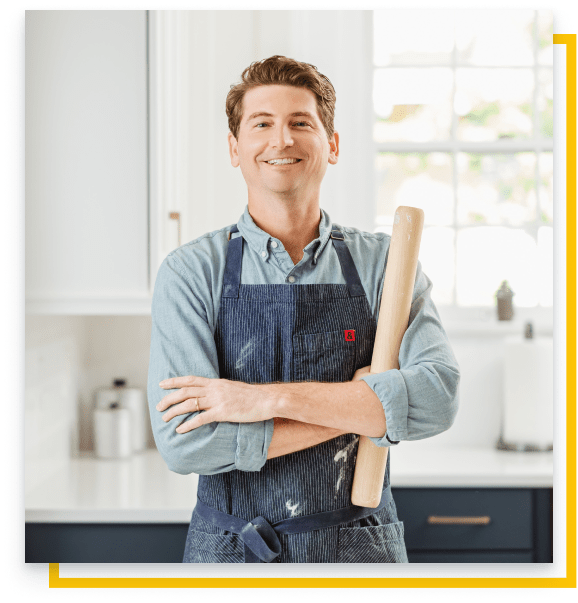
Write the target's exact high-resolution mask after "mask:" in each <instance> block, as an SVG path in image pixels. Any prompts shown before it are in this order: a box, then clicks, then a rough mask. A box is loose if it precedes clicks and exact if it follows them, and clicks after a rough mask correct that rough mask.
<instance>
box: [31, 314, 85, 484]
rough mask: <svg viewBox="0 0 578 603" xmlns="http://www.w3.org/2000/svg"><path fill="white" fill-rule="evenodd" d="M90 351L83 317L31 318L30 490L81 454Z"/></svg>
mask: <svg viewBox="0 0 578 603" xmlns="http://www.w3.org/2000/svg"><path fill="white" fill-rule="evenodd" d="M84 347H85V336H84V321H83V319H82V317H76V316H73V317H69V316H48V317H44V316H26V318H25V385H24V387H25V399H24V400H25V401H24V426H25V427H24V459H25V463H24V464H25V491H26V492H29V491H30V490H31V489H33V488H36V487H37V486H38V485H39V484H40V483H41V482H43V481H45V480H47V479H50V477H51V476H52V475H54V474H55V473H57V472H59V471H61V469H62V465H63V464H66V463H68V462H69V460H70V457H71V455H73V454H74V453H75V451H76V450H77V449H78V429H77V423H78V421H77V416H78V400H79V394H80V387H81V381H82V358H83V349H84Z"/></svg>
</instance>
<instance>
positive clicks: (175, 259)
mask: <svg viewBox="0 0 578 603" xmlns="http://www.w3.org/2000/svg"><path fill="white" fill-rule="evenodd" d="M331 225H332V223H331V220H330V218H329V216H328V215H327V213H326V212H324V211H323V210H321V222H320V224H319V238H317V239H315V240H314V241H312V242H311V243H309V245H307V247H305V249H304V254H303V258H302V259H301V261H300V262H299V263H298V264H296V265H294V264H293V261H292V260H291V257H290V256H289V254H288V253H287V251H286V250H285V248H284V247H283V244H282V243H281V241H280V240H279V239H275V238H274V237H271V236H270V235H268V234H267V233H266V232H264V231H263V230H261V229H260V228H259V227H258V226H257V225H256V224H255V222H254V221H253V219H252V218H251V216H250V214H249V211H248V209H247V208H246V209H245V212H244V213H243V215H242V216H241V219H240V220H239V222H238V223H237V227H238V228H239V232H240V233H241V235H242V236H243V239H244V242H243V263H242V273H241V283H242V284H245V285H257V284H287V285H290V284H292V283H294V284H328V283H336V284H345V279H344V278H343V274H342V272H341V265H340V263H339V260H338V257H337V253H336V251H335V249H334V247H333V245H332V244H331V242H330V238H329V235H330V232H331ZM334 226H338V225H334ZM230 228H231V227H230V226H227V227H226V228H223V229H221V230H217V231H214V232H211V233H208V234H206V235H203V236H202V237H199V238H198V239H195V240H194V241H191V242H190V243H187V244H185V245H182V246H181V247H179V248H178V249H175V250H174V251H172V252H171V253H169V255H168V256H167V257H166V258H165V259H164V261H163V263H162V264H161V266H160V268H159V271H158V274H157V278H156V282H155V288H154V294H153V301H152V334H151V349H150V364H149V375H148V402H149V410H150V416H151V423H152V429H153V434H154V438H155V442H156V445H157V448H158V450H159V452H160V453H161V455H162V456H163V458H164V460H165V462H166V463H167V465H168V467H169V468H170V469H171V470H172V471H175V472H177V473H182V474H189V473H198V474H204V475H209V474H214V473H221V472H224V471H232V470H233V469H238V470H241V471H259V470H260V469H261V467H262V466H263V465H264V464H265V462H266V460H267V450H268V448H269V444H270V443H271V438H272V437H273V419H269V420H268V421H259V422H255V423H229V422H214V423H210V424H208V425H203V426H201V427H198V428H197V429H193V430H192V431H190V432H188V433H185V434H179V433H177V432H176V431H175V429H176V427H177V426H178V425H180V424H181V423H182V422H183V420H185V419H188V418H191V417H192V416H194V415H195V414H197V413H196V412H195V413H191V414H190V415H188V416H185V415H180V416H177V417H174V418H173V419H171V420H170V421H168V422H167V423H165V422H164V421H163V420H162V415H163V414H164V412H159V411H158V410H156V408H155V407H156V405H157V404H158V403H159V402H160V401H161V399H162V398H164V397H165V396H166V395H167V394H168V393H169V390H163V389H162V388H160V387H159V382H160V381H162V380H163V379H168V378H169V377H183V376H187V375H195V376H202V377H210V378H218V377H219V362H218V358H217V350H216V346H215V341H214V334H215V327H216V323H217V315H218V311H219V304H220V300H221V287H222V282H223V273H224V270H225V259H226V253H227V244H228V233H229V230H230ZM338 228H339V229H340V230H341V231H342V232H343V233H344V236H345V242H346V243H347V246H348V248H349V250H350V252H351V255H352V257H353V261H354V262H355V266H356V268H357V271H358V273H359V277H360V279H361V283H362V284H363V287H364V289H365V293H366V296H367V299H368V301H369V305H370V307H371V310H372V312H373V315H374V316H375V318H376V319H377V318H378V314H379V304H380V301H381V292H382V288H383V281H384V278H383V277H384V270H385V259H386V253H387V250H388V247H389V242H390V239H391V237H390V236H389V235H388V234H385V233H367V232H362V231H360V230H357V229H355V228H347V227H341V226H338ZM431 289H432V283H431V281H430V280H429V279H428V277H427V276H426V275H425V274H424V273H423V271H422V269H421V265H420V263H419V262H418V268H417V274H416V281H415V287H414V293H413V298H412V306H411V312H410V320H409V326H408V329H407V331H406V333H405V335H404V337H403V340H402V343H401V348H400V352H399V366H400V368H399V370H390V371H386V372H384V373H379V374H374V375H368V376H366V377H364V378H363V380H364V381H365V382H366V383H367V384H368V385H369V387H371V389H372V390H373V391H374V392H375V393H376V394H377V396H378V397H379V399H380V401H381V403H382V406H383V410H384V413H385V420H386V424H387V432H386V433H385V435H384V436H383V437H382V438H377V437H375V438H371V440H372V441H373V442H375V444H377V445H378V446H390V445H391V444H392V443H398V442H399V441H402V440H408V441H411V440H421V439H423V438H429V437H432V436H435V435H437V434H439V433H441V432H443V431H445V430H447V429H449V427H451V425H452V423H453V421H454V419H455V416H456V414H457V410H458V383H459V367H458V364H457V362H456V359H455V356H454V354H453V352H452V350H451V348H450V345H449V341H448V338H447V335H446V333H445V331H444V329H443V327H442V324H441V321H440V318H439V315H438V312H437V310H436V308H435V306H434V303H433V301H432V300H431ZM165 412H166V411H165Z"/></svg>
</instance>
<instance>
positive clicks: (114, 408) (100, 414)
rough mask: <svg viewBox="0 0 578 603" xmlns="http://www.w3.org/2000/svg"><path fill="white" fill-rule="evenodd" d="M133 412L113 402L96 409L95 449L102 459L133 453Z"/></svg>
mask: <svg viewBox="0 0 578 603" xmlns="http://www.w3.org/2000/svg"><path fill="white" fill-rule="evenodd" d="M131 435H132V433H131V412H130V410H128V409H127V408H120V407H119V406H118V405H117V404H116V403H112V404H111V405H110V407H109V408H96V409H95V410H94V450H95V453H96V456H97V457H98V458H101V459H121V458H126V457H129V456H130V455H131V453H132V437H131Z"/></svg>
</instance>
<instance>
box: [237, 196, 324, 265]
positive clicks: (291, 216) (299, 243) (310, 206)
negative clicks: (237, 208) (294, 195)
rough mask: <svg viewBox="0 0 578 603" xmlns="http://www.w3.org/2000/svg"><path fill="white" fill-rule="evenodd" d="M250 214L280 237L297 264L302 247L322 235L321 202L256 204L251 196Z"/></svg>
mask: <svg viewBox="0 0 578 603" xmlns="http://www.w3.org/2000/svg"><path fill="white" fill-rule="evenodd" d="M249 214H250V215H251V218H253V221H254V222H255V224H256V225H257V226H258V227H259V228H260V229H261V230H263V231H265V232H266V233H267V234H269V235H271V236H272V237H275V238H276V239H279V240H280V241H281V243H283V247H285V249H286V250H287V252H288V253H289V255H290V256H291V259H292V260H293V263H294V264H297V263H298V262H299V261H300V260H301V258H302V257H303V249H304V248H305V247H306V246H307V245H308V244H309V243H311V241H313V240H315V239H316V238H317V237H318V236H319V222H320V221H321V210H320V209H319V201H318V200H316V202H315V203H307V204H305V203H299V202H296V201H290V202H287V201H276V200H270V202H269V203H266V204H265V203H255V202H252V200H251V198H250V197H249Z"/></svg>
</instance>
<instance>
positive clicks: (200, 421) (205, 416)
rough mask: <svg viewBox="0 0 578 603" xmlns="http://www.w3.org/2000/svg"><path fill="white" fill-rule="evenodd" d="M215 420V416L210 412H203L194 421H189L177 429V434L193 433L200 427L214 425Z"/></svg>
mask: <svg viewBox="0 0 578 603" xmlns="http://www.w3.org/2000/svg"><path fill="white" fill-rule="evenodd" d="M215 420H216V419H213V414H212V413H211V412H210V411H207V412H201V413H199V414H198V415H197V416H196V417H193V418H192V419H189V420H188V421H185V422H184V423H181V424H180V425H179V426H178V427H177V429H176V432H177V433H188V432H189V431H192V430H193V429H196V428H197V427H200V426H201V425H206V424H207V423H212V422H213V421H215Z"/></svg>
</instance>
